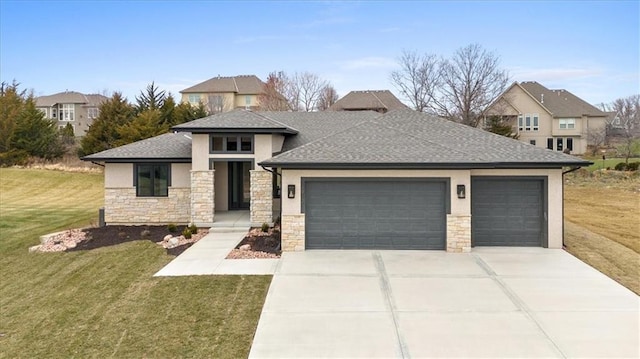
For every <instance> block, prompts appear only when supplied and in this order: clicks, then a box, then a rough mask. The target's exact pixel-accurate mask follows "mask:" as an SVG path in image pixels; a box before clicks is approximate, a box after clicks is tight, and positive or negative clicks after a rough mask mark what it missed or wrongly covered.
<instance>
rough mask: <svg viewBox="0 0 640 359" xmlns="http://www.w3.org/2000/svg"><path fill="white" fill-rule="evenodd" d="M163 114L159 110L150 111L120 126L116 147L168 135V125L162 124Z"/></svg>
mask: <svg viewBox="0 0 640 359" xmlns="http://www.w3.org/2000/svg"><path fill="white" fill-rule="evenodd" d="M161 122H162V112H160V110H159V109H148V110H145V111H144V112H142V113H140V114H139V115H138V116H136V117H135V118H134V119H133V120H132V121H129V122H127V123H125V124H124V125H121V126H118V128H117V129H116V131H117V133H118V136H119V138H118V140H116V142H115V143H116V145H118V146H122V145H126V144H128V143H132V142H136V141H140V140H144V139H146V138H150V137H154V136H158V135H161V134H163V133H167V131H168V130H169V125H168V124H162V123H161Z"/></svg>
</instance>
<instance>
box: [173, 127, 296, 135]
mask: <svg viewBox="0 0 640 359" xmlns="http://www.w3.org/2000/svg"><path fill="white" fill-rule="evenodd" d="M173 130H174V131H179V132H191V133H194V134H207V133H256V134H271V133H282V134H287V135H297V134H298V131H294V130H291V129H288V128H277V127H272V128H233V127H229V128H220V127H218V128H210V127H173Z"/></svg>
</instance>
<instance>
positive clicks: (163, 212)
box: [104, 187, 191, 225]
mask: <svg viewBox="0 0 640 359" xmlns="http://www.w3.org/2000/svg"><path fill="white" fill-rule="evenodd" d="M104 192H105V194H104V208H105V213H104V216H105V222H106V223H107V224H110V225H116V224H145V223H149V224H152V223H158V224H167V223H185V224H186V223H188V222H189V221H190V219H191V216H190V211H189V210H190V208H189V207H190V205H189V204H190V201H189V197H190V190H189V188H171V187H170V188H169V195H168V196H167V197H136V189H135V187H131V188H105V190H104Z"/></svg>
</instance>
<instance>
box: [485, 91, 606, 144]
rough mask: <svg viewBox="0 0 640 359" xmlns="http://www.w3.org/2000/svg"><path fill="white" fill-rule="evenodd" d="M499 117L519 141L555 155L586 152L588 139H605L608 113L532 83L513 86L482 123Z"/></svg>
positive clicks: (490, 106) (569, 94)
mask: <svg viewBox="0 0 640 359" xmlns="http://www.w3.org/2000/svg"><path fill="white" fill-rule="evenodd" d="M490 116H500V117H501V118H502V119H504V120H506V121H507V123H510V124H512V126H513V128H514V133H517V134H518V136H519V137H518V138H519V140H520V141H523V142H526V143H529V144H532V145H534V146H537V147H542V148H546V149H550V150H554V151H560V152H562V151H569V152H571V153H574V154H583V153H585V152H587V147H588V146H589V145H590V144H592V143H591V142H592V141H590V139H589V138H590V137H591V138H596V137H599V136H600V135H602V136H604V133H605V129H606V123H607V113H605V112H603V111H600V110H599V109H597V108H596V107H594V106H592V105H590V104H588V103H587V102H585V101H584V100H582V99H580V98H579V97H577V96H576V95H574V94H572V93H571V92H569V91H567V90H550V89H548V88H546V87H544V86H542V85H541V84H539V83H537V82H535V81H528V82H514V83H513V84H512V85H511V86H510V87H509V88H508V89H507V90H506V91H505V92H503V93H502V94H501V95H500V96H498V98H497V99H496V100H495V101H494V102H493V103H492V104H491V105H489V106H488V107H487V109H486V110H485V113H484V118H485V120H486V119H487V118H488V117H490Z"/></svg>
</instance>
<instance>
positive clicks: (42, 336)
mask: <svg viewBox="0 0 640 359" xmlns="http://www.w3.org/2000/svg"><path fill="white" fill-rule="evenodd" d="M102 181H103V175H102V174H101V173H69V172H61V171H51V170H30V169H0V268H2V280H1V281H0V308H1V309H0V310H1V312H0V316H1V317H0V348H1V350H0V358H15V357H33V358H36V357H42V358H44V357H48V358H54V357H55V358H57V357H65V358H70V357H75V358H85V357H99V358H102V357H137V358H142V357H146V358H176V357H201V358H204V357H228V358H241V357H246V356H247V355H248V353H249V349H250V346H251V342H252V339H253V335H254V332H255V329H256V325H257V322H258V318H259V315H260V311H261V309H262V305H263V303H264V298H265V296H266V292H267V289H268V286H269V283H270V281H271V277H269V276H216V277H213V276H202V277H171V278H153V277H152V275H153V274H154V273H155V272H156V271H158V270H159V269H160V268H162V267H163V266H164V265H165V264H167V263H168V262H169V261H170V260H171V259H172V258H173V257H172V256H169V255H167V254H166V252H165V250H164V249H163V248H162V247H160V246H158V245H157V244H154V243H152V242H150V241H133V242H127V243H123V244H119V245H116V246H111V247H104V248H99V249H92V250H88V251H76V252H68V253H31V254H30V253H28V252H27V249H28V247H29V246H32V245H35V244H38V243H39V241H38V236H39V235H41V234H45V233H50V232H54V231H58V230H63V229H68V228H74V227H79V226H84V225H87V224H89V223H90V222H92V221H93V222H94V223H95V219H96V218H97V208H98V207H100V206H101V204H102V201H103V190H102V186H103V185H102V183H103V182H102Z"/></svg>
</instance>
